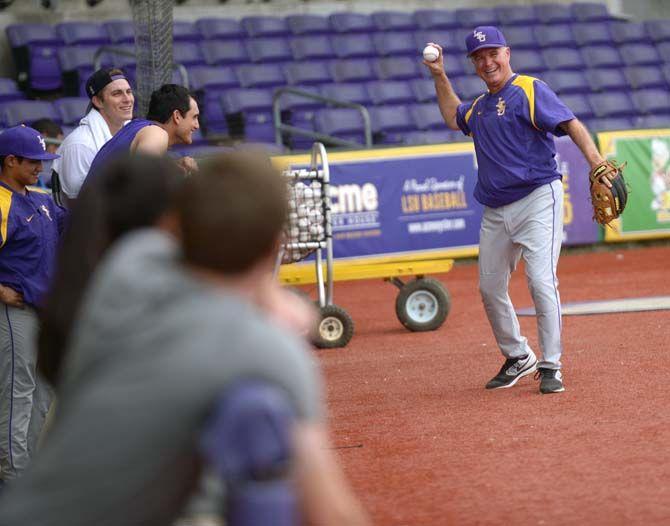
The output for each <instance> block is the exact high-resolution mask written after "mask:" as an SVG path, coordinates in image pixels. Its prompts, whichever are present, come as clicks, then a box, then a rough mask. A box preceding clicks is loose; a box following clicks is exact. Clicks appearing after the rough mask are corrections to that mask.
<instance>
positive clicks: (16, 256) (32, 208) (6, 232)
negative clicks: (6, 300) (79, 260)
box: [0, 182, 66, 307]
mask: <svg viewBox="0 0 670 526" xmlns="http://www.w3.org/2000/svg"><path fill="white" fill-rule="evenodd" d="M65 216H66V211H65V209H64V208H61V207H60V206H58V205H57V204H56V203H54V201H53V199H52V198H51V196H50V195H48V194H45V193H42V192H36V191H31V190H28V191H27V192H26V195H22V194H20V193H18V192H15V191H14V190H12V189H11V188H10V187H9V186H7V185H6V184H4V183H2V182H0V283H1V284H2V285H5V286H6V287H9V288H12V289H14V290H15V291H17V292H20V293H21V294H22V295H23V300H24V301H25V302H26V303H27V304H28V305H31V306H33V307H37V306H39V305H40V302H41V300H42V297H43V296H44V293H45V292H46V291H47V289H48V288H49V285H50V284H51V277H52V275H53V271H54V266H55V260H56V249H57V247H58V240H59V238H60V234H61V232H62V231H63V226H64V222H65Z"/></svg>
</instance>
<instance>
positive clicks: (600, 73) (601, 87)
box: [584, 68, 630, 91]
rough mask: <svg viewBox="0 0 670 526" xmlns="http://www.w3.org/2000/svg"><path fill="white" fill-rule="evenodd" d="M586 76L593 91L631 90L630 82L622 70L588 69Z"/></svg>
mask: <svg viewBox="0 0 670 526" xmlns="http://www.w3.org/2000/svg"><path fill="white" fill-rule="evenodd" d="M584 75H585V76H586V80H587V81H588V83H589V85H590V86H591V91H621V90H626V91H627V90H629V89H630V86H629V84H628V80H627V79H626V77H625V75H624V74H623V71H621V70H620V69H613V68H601V69H587V70H585V72H584Z"/></svg>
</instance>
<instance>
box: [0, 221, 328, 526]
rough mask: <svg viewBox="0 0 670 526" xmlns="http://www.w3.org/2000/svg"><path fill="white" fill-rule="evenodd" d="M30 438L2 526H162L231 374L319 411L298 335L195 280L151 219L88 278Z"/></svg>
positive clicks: (186, 488) (314, 414)
mask: <svg viewBox="0 0 670 526" xmlns="http://www.w3.org/2000/svg"><path fill="white" fill-rule="evenodd" d="M82 312H83V314H82V316H81V318H80V320H79V322H78V323H77V325H76V328H75V332H74V333H73V344H72V349H71V353H70V355H69V358H68V362H67V363H66V369H65V371H66V372H65V377H64V384H63V389H62V396H61V398H60V400H59V409H58V414H57V417H56V420H55V422H54V426H53V428H52V429H51V431H50V434H49V436H48V437H47V440H46V443H45V446H44V448H43V449H42V450H41V451H40V452H39V453H38V455H37V456H36V458H35V461H34V464H33V465H32V466H31V468H30V469H29V470H28V471H27V472H26V474H25V476H23V477H22V478H21V479H19V480H17V481H16V483H15V484H13V485H12V487H8V488H7V489H6V491H5V492H4V493H3V494H2V499H0V525H2V526H10V525H12V526H13V525H16V526H19V525H20V526H37V525H39V526H49V525H54V526H61V525H62V526H77V525H82V526H90V525H92V524H95V525H97V526H104V525H107V524H109V525H110V526H111V525H114V526H118V525H119V524H124V525H143V526H144V525H154V524H155V525H157V526H158V525H160V526H164V525H165V524H168V523H169V520H171V519H172V518H174V516H175V515H176V514H177V513H178V512H179V511H180V510H181V508H182V507H183V504H184V500H185V498H186V497H187V496H188V494H189V493H190V492H191V491H192V490H193V487H194V483H195V481H196V479H197V476H198V473H197V469H198V467H199V463H198V459H197V447H196V444H197V441H198V439H199V435H200V431H201V429H202V426H203V423H204V421H205V419H206V418H207V416H208V413H209V412H210V411H211V409H212V406H213V402H214V400H215V399H216V398H218V397H219V396H220V395H221V394H222V393H223V392H224V391H225V389H226V387H227V386H229V385H230V384H231V382H233V381H235V380H239V379H240V378H259V379H265V380H268V381H270V382H272V383H274V384H275V385H278V386H280V387H281V388H283V389H284V390H285V391H286V393H287V394H288V396H289V399H290V400H291V401H292V402H293V404H294V408H295V410H296V412H297V415H298V419H299V420H302V421H317V420H319V419H321V418H322V417H323V407H322V399H321V394H322V393H321V385H320V377H319V375H318V372H317V370H316V367H315V364H314V362H313V360H312V358H311V357H310V355H309V354H308V351H307V349H306V348H305V346H304V344H303V343H302V342H301V341H300V340H299V339H298V338H295V337H294V336H292V335H291V334H289V333H288V332H285V331H284V330H282V329H281V328H280V327H278V326H275V325H274V324H272V323H271V322H269V321H268V320H267V319H266V318H265V317H264V316H263V315H262V314H261V313H260V312H259V311H258V310H257V309H256V308H255V307H253V306H252V305H251V304H249V303H248V302H246V301H244V300H242V299H241V298H240V297H239V296H236V295H235V294H233V293H232V292H230V291H223V290H222V289H220V288H214V289H211V288H209V287H208V286H207V285H206V284H205V283H203V282H201V281H199V280H196V279H194V278H192V277H191V276H190V275H189V273H188V271H187V270H186V269H185V268H184V267H182V266H181V265H180V263H179V262H178V256H177V249H176V247H175V243H174V242H173V241H172V240H171V239H170V238H169V237H168V236H167V235H165V234H163V233H160V232H158V231H156V230H145V231H141V232H137V233H134V234H131V235H130V236H128V237H126V238H125V239H123V240H121V241H120V242H119V243H118V244H117V245H116V246H115V247H114V248H113V249H112V250H110V253H109V255H108V257H107V258H106V259H105V261H104V262H103V264H102V265H101V267H100V269H99V271H98V272H97V273H96V275H95V276H94V279H93V282H92V284H91V287H90V289H89V292H88V294H87V297H86V299H85V302H84V306H83V309H82Z"/></svg>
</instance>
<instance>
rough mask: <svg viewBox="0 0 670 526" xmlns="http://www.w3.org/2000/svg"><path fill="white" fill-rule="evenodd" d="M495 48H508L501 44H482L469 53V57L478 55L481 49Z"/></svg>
mask: <svg viewBox="0 0 670 526" xmlns="http://www.w3.org/2000/svg"><path fill="white" fill-rule="evenodd" d="M494 47H507V46H502V45H500V44H482V45H481V46H477V47H476V48H475V49H473V50H472V51H470V52H469V53H468V57H471V56H472V54H473V53H476V52H477V51H479V50H480V49H486V48H494Z"/></svg>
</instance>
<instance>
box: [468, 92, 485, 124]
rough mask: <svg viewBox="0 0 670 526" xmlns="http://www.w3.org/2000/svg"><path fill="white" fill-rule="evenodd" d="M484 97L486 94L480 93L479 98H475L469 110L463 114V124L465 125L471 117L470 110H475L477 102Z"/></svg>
mask: <svg viewBox="0 0 670 526" xmlns="http://www.w3.org/2000/svg"><path fill="white" fill-rule="evenodd" d="M484 95H486V93H482V94H481V95H480V96H479V97H477V98H476V99H475V100H474V101H473V102H472V106H470V109H469V110H468V111H467V113H466V114H465V124H467V123H468V121H469V120H470V117H471V116H472V110H474V109H475V106H476V105H477V102H479V99H481V98H482V97H483V96H484Z"/></svg>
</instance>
